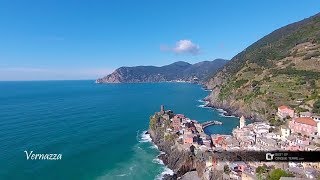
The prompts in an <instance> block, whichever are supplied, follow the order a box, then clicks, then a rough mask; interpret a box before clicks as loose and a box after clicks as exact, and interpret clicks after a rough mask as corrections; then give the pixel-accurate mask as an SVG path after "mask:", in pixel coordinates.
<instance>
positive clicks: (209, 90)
mask: <svg viewBox="0 0 320 180" xmlns="http://www.w3.org/2000/svg"><path fill="white" fill-rule="evenodd" d="M201 89H202V90H204V91H208V92H212V90H211V89H206V88H203V87H202V88H201Z"/></svg>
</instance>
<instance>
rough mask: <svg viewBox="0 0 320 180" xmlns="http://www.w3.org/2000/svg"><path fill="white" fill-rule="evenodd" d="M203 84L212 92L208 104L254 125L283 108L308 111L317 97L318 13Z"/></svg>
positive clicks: (251, 49)
mask: <svg viewBox="0 0 320 180" xmlns="http://www.w3.org/2000/svg"><path fill="white" fill-rule="evenodd" d="M206 85H207V86H208V88H210V89H213V90H214V91H213V92H212V94H211V95H210V96H209V97H208V99H209V100H210V101H211V105H213V106H215V107H219V108H224V109H228V110H230V111H231V112H232V113H234V114H239V115H242V114H244V115H246V116H247V117H253V118H255V119H256V120H266V119H268V120H272V118H273V117H274V113H275V111H276V109H277V107H278V106H279V105H282V104H286V105H289V106H291V107H293V108H295V109H296V110H297V111H306V110H310V111H312V110H313V109H314V108H315V107H314V105H315V102H319V93H320V14H317V15H315V16H312V17H310V18H308V19H305V20H302V21H299V22H296V23H293V24H290V25H287V26H285V27H282V28H280V29H278V30H275V31H274V32H272V33H270V34H269V35H267V36H265V37H263V38H262V39H260V40H258V41H257V42H255V43H253V44H252V45H251V46H249V47H248V48H246V49H245V50H244V51H242V52H240V53H239V54H237V55H236V56H235V57H234V58H232V60H231V61H230V62H229V63H227V65H226V66H225V67H224V68H223V69H222V70H221V71H219V72H217V73H215V74H214V75H213V77H212V78H211V79H210V80H209V81H208V82H207V84H206ZM316 104H317V103H316Z"/></svg>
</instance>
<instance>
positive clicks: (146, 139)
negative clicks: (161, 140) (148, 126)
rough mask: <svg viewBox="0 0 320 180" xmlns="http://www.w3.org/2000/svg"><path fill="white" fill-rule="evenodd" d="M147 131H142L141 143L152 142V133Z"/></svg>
mask: <svg viewBox="0 0 320 180" xmlns="http://www.w3.org/2000/svg"><path fill="white" fill-rule="evenodd" d="M146 132H147V131H143V132H142V133H141V135H140V136H141V138H140V140H139V142H140V143H144V142H151V141H152V139H151V137H150V134H146Z"/></svg>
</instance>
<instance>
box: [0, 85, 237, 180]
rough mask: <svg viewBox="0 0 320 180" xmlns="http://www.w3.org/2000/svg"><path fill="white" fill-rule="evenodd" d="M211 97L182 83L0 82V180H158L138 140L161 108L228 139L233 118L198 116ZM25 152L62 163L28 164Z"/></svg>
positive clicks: (159, 168) (151, 151)
mask: <svg viewBox="0 0 320 180" xmlns="http://www.w3.org/2000/svg"><path fill="white" fill-rule="evenodd" d="M208 94H209V92H208V91H205V90H203V89H202V88H201V86H199V85H195V84H188V83H137V84H95V83H94V82H93V81H30V82H27V81H26V82H0V179H14V180H15V179H17V180H20V179H27V180H29V179H30V180H31V179H32V180H37V179H39V180H40V179H41V180H42V179H46V180H50V179H54V180H57V179H75V180H82V179H83V180H96V179H97V180H100V179H101V180H103V179H108V180H109V179H126V180H127V179H138V180H143V179H146V180H149V179H151V180H152V179H160V178H161V177H162V176H163V174H165V173H170V172H171V170H169V169H168V168H166V167H165V166H164V165H163V163H162V162H161V161H160V160H159V159H157V155H158V154H159V153H160V151H159V150H158V149H157V148H156V146H154V145H153V144H152V143H151V142H150V138H149V137H148V136H146V135H144V132H145V131H146V130H147V129H148V123H149V117H150V115H152V114H154V112H156V111H159V109H160V105H161V104H163V105H165V108H166V109H171V110H173V111H174V112H175V113H183V114H185V115H186V116H188V117H190V118H191V119H195V120H198V121H200V122H201V121H207V120H219V121H222V122H223V125H221V126H210V127H208V128H206V129H205V131H206V133H208V134H210V133H224V134H230V133H231V131H232V129H233V128H234V127H236V126H237V125H238V120H239V119H238V118H236V117H225V116H223V115H222V114H221V111H218V110H214V109H211V108H204V107H203V103H204V102H202V101H201V99H203V98H204V97H205V96H207V95H208ZM24 151H28V152H30V151H33V153H58V154H62V160H56V161H54V160H27V158H26V154H25V152H24Z"/></svg>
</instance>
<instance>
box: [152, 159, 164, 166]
mask: <svg viewBox="0 0 320 180" xmlns="http://www.w3.org/2000/svg"><path fill="white" fill-rule="evenodd" d="M152 162H153V163H156V164H161V165H164V163H163V161H162V160H161V159H159V158H155V159H153V160H152Z"/></svg>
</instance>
